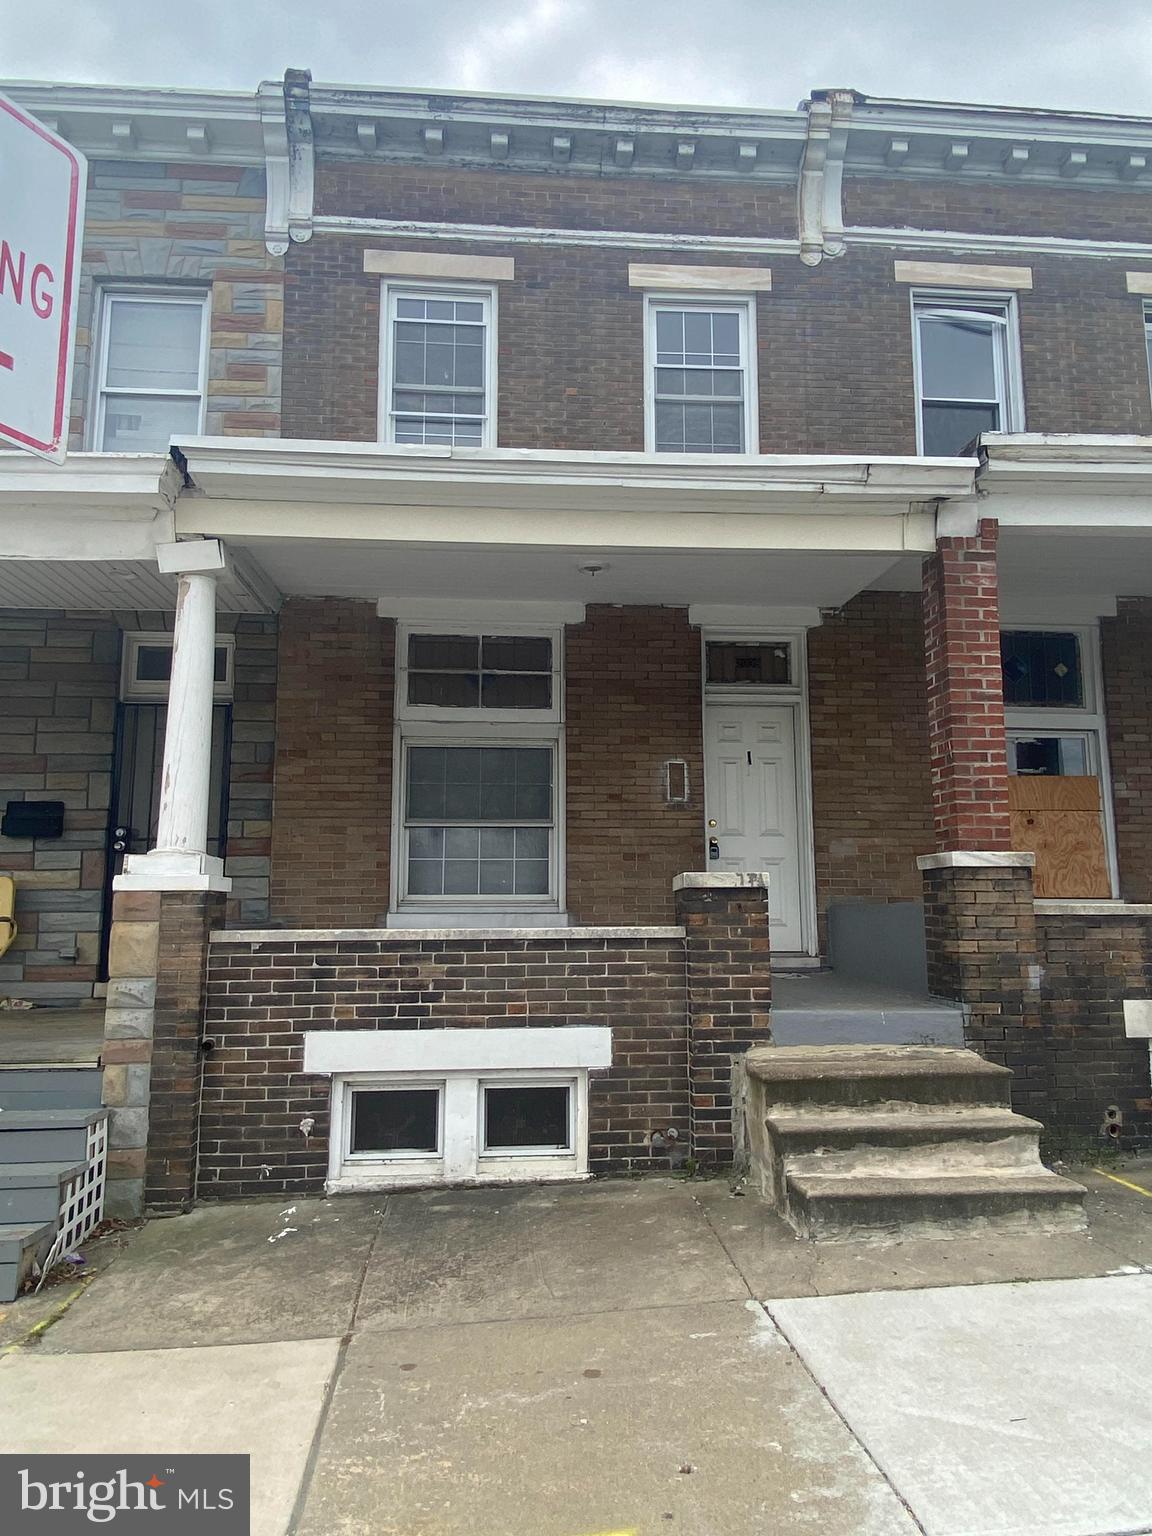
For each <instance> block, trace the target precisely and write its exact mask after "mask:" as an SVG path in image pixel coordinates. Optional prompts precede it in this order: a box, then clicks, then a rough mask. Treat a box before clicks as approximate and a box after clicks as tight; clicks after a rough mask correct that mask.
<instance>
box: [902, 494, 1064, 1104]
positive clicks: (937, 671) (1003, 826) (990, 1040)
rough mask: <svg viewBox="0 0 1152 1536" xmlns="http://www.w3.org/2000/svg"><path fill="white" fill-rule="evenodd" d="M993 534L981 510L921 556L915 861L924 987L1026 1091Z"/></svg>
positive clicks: (1028, 952)
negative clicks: (925, 775) (931, 840)
mask: <svg viewBox="0 0 1152 1536" xmlns="http://www.w3.org/2000/svg"><path fill="white" fill-rule="evenodd" d="M997 533H998V529H997V525H996V523H995V522H994V521H993V520H991V519H984V520H982V521H981V522H980V524H979V526H978V529H977V531H976V533H975V534H973V535H972V536H970V537H950V538H941V539H939V540H938V541H937V547H936V553H935V554H934V555H931V556H929V558H928V559H927V560H926V561H925V564H924V650H925V665H926V671H927V685H928V689H927V693H928V737H929V762H930V768H931V775H932V812H933V819H934V823H935V829H936V848H937V852H936V853H934V854H929V855H926V856H925V857H923V858H921V859H918V860H917V864H918V866H919V868H920V870H921V872H922V874H923V879H924V905H925V937H926V942H927V951H928V987H929V991H930V992H932V993H933V994H934V995H935V996H937V997H944V998H950V999H952V1000H954V1001H956V1002H959V1003H961V1004H963V1005H964V1008H965V1013H966V1021H965V1037H966V1039H967V1041H968V1043H969V1044H970V1045H971V1046H973V1047H974V1048H975V1049H976V1050H978V1051H979V1052H980V1053H981V1055H984V1056H987V1057H989V1058H990V1059H991V1060H994V1061H999V1062H1002V1063H1003V1064H1004V1065H1006V1066H1010V1067H1012V1068H1013V1070H1014V1071H1015V1072H1016V1073H1017V1074H1018V1076H1017V1083H1016V1088H1015V1092H1016V1095H1017V1096H1018V1098H1020V1099H1022V1100H1024V1101H1029V1102H1030V1101H1031V1100H1032V1099H1033V1097H1034V1095H1033V1093H1032V1091H1031V1088H1035V1090H1036V1094H1037V1095H1039V1094H1042V1085H1040V1084H1039V1081H1038V1079H1039V1077H1040V1075H1041V1074H1042V1072H1043V1062H1042V1058H1040V1057H1039V1056H1038V1055H1030V1053H1029V1052H1028V1051H1027V1050H1026V1049H1024V1048H1023V1046H1022V1040H1023V1039H1024V1038H1026V1037H1025V1036H1024V1032H1025V1031H1032V1030H1036V1031H1038V1030H1039V1027H1040V1009H1039V998H1040V992H1039V985H1040V972H1039V954H1038V949H1037V942H1036V919H1035V912H1034V909H1033V902H1032V866H1033V864H1034V862H1035V858H1034V856H1033V855H1032V854H1031V853H1016V852H1013V850H1012V827H1011V819H1010V816H1009V809H1008V758H1007V741H1006V738H1005V734H1004V695H1003V687H1002V679H1001V668H1000V601H999V587H998V579H997V569H996V542H997ZM1035 1038H1036V1039H1037V1040H1038V1039H1039V1035H1038V1034H1037V1035H1036V1036H1035ZM1030 1084H1031V1088H1030ZM1018 1107H1022V1105H1021V1106H1018Z"/></svg>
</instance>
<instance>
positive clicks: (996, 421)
mask: <svg viewBox="0 0 1152 1536" xmlns="http://www.w3.org/2000/svg"><path fill="white" fill-rule="evenodd" d="M923 419H924V452H925V453H926V454H928V455H929V457H932V456H935V457H939V458H950V457H952V456H953V455H955V454H962V453H963V452H964V450H965V449H966V448H967V447H968V445H969V444H970V443H971V442H972V441H973V439H974V438H977V437H979V435H980V433H981V432H996V431H998V430H999V427H1000V408H999V406H995V405H936V404H934V403H932V402H930V401H928V402H925V404H924V408H923Z"/></svg>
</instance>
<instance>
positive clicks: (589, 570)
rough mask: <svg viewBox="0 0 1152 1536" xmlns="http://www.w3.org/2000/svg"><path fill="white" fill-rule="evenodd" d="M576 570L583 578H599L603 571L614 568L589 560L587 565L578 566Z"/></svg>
mask: <svg viewBox="0 0 1152 1536" xmlns="http://www.w3.org/2000/svg"><path fill="white" fill-rule="evenodd" d="M576 569H577V570H578V571H579V572H580V574H581V575H582V576H599V575H600V574H601V572H603V571H610V570H611V569H612V567H611V566H610V565H608V564H606V563H603V562H601V561H599V560H589V562H588V564H587V565H578V566H577V567H576Z"/></svg>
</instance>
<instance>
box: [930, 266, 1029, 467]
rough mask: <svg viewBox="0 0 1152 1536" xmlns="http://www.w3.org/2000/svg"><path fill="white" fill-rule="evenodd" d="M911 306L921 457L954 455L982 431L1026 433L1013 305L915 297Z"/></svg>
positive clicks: (951, 296)
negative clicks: (914, 334)
mask: <svg viewBox="0 0 1152 1536" xmlns="http://www.w3.org/2000/svg"><path fill="white" fill-rule="evenodd" d="M912 304H913V316H914V322H915V332H916V376H917V392H918V397H919V424H918V425H919V440H920V452H921V453H924V454H927V455H929V456H937V457H951V456H953V455H956V454H962V453H963V452H964V451H965V449H966V448H967V447H968V445H969V444H970V443H971V442H972V441H973V439H974V438H976V437H978V436H979V435H980V433H981V432H1014V431H1019V430H1020V429H1021V426H1022V422H1021V420H1020V414H1021V413H1020V408H1019V395H1020V386H1019V376H1020V371H1019V360H1018V355H1017V346H1016V336H1015V317H1014V310H1013V301H1012V300H1011V299H995V298H993V299H986V298H984V297H982V296H971V295H963V294H939V295H933V296H932V297H928V296H926V295H923V294H914V295H913V298H912Z"/></svg>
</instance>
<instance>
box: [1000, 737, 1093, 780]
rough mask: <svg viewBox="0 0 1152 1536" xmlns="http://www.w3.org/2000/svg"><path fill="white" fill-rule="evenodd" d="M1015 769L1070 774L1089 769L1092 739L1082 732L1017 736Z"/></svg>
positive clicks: (1012, 750)
mask: <svg viewBox="0 0 1152 1536" xmlns="http://www.w3.org/2000/svg"><path fill="white" fill-rule="evenodd" d="M1008 762H1009V768H1010V771H1011V772H1012V773H1019V774H1029V775H1040V776H1043V777H1052V776H1057V777H1066V776H1068V775H1083V774H1087V773H1088V772H1089V767H1088V743H1087V742H1086V741H1085V740H1084V738H1083V737H1082V736H1029V737H1017V738H1016V740H1014V741H1011V742H1010V743H1009V751H1008Z"/></svg>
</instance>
